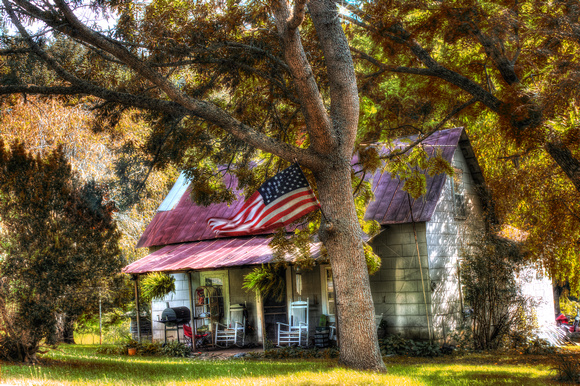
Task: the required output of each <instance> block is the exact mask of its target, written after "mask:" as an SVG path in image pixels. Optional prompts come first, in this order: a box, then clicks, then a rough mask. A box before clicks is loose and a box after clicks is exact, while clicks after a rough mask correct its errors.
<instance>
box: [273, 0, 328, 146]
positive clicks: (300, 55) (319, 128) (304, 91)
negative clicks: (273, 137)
mask: <svg viewBox="0 0 580 386" xmlns="http://www.w3.org/2000/svg"><path fill="white" fill-rule="evenodd" d="M311 4H312V1H311ZM272 11H273V14H274V19H275V21H276V28H277V30H278V36H279V37H280V40H281V41H282V45H283V53H284V59H285V60H286V63H287V64H288V68H289V69H290V73H291V74H292V77H293V79H294V84H295V89H296V94H297V96H298V98H299V99H300V101H301V103H300V105H301V107H302V113H303V114H304V117H305V120H306V122H307V124H308V132H309V134H310V142H311V143H312V147H313V148H315V149H317V150H318V152H320V153H332V152H333V151H334V150H335V149H336V148H335V146H334V136H333V135H332V131H331V122H330V119H329V117H328V114H327V112H326V106H325V105H324V103H323V100H322V97H321V95H320V91H319V89H318V85H317V83H316V80H315V78H314V73H313V71H312V68H311V67H310V63H309V62H308V59H307V58H306V53H305V52H304V47H303V46H302V42H301V41H300V34H299V32H298V29H294V30H292V31H290V30H288V24H287V20H288V19H289V17H290V10H289V9H288V3H287V2H286V0H277V1H274V2H273V4H272Z"/></svg>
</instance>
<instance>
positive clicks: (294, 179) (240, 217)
mask: <svg viewBox="0 0 580 386" xmlns="http://www.w3.org/2000/svg"><path fill="white" fill-rule="evenodd" d="M317 208H320V204H319V203H318V200H317V199H316V196H315V195H314V193H313V192H312V189H310V185H308V181H307V180H306V177H304V174H303V173H302V170H301V169H300V166H298V165H297V164H294V165H292V166H290V167H289V168H286V169H284V170H283V171H281V172H280V173H278V174H276V175H275V176H274V177H272V178H270V179H268V180H266V182H264V184H263V185H262V186H260V188H258V190H257V191H256V192H255V193H254V194H252V196H251V197H250V198H249V199H248V200H247V201H246V202H245V203H244V205H243V206H242V207H241V209H240V210H239V211H238V212H237V213H236V214H235V215H234V216H233V217H231V218H228V219H225V218H217V217H213V218H210V219H208V220H207V223H208V225H209V227H210V228H211V229H212V230H213V231H214V232H216V233H217V234H218V235H227V236H244V235H249V234H255V233H257V232H264V231H268V230H272V229H276V228H280V227H282V226H284V225H288V224H290V223H291V222H293V221H296V220H298V219H299V218H300V217H302V216H304V215H306V214H307V213H310V212H312V211H313V210H315V209H317Z"/></svg>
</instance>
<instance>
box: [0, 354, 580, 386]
mask: <svg viewBox="0 0 580 386" xmlns="http://www.w3.org/2000/svg"><path fill="white" fill-rule="evenodd" d="M97 347H98V346H96V345H75V346H68V345H63V346H61V348H60V349H59V350H58V351H51V352H49V353H47V354H45V355H42V356H41V364H39V365H36V366H26V365H16V364H9V363H2V362H0V385H494V384H501V385H505V384H507V385H547V384H556V382H555V381H553V378H554V377H555V374H554V372H552V371H551V368H552V367H553V365H554V361H555V360H557V357H556V356H555V355H549V356H537V355H534V356H532V355H520V354H517V353H515V354H511V355H492V354H470V355H465V356H457V355H456V356H446V357H440V358H434V359H423V358H407V357H390V358H386V362H387V367H388V373H387V374H375V373H367V372H361V371H353V370H348V369H345V368H343V367H341V366H339V365H338V363H337V361H336V360H304V359H299V360H298V359H297V360H241V359H237V360H234V359H228V360H199V359H197V360H196V359H188V358H179V359H177V358H175V359H174V358H163V357H127V356H116V355H103V354H97V353H96V349H97ZM568 355H578V352H576V353H573V352H568Z"/></svg>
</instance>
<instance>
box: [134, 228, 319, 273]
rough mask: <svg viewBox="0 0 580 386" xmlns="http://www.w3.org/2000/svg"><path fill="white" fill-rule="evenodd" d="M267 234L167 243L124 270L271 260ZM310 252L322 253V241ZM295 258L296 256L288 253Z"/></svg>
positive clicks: (290, 258) (195, 267) (199, 267)
mask: <svg viewBox="0 0 580 386" xmlns="http://www.w3.org/2000/svg"><path fill="white" fill-rule="evenodd" d="M269 242H270V238H268V237H267V236H252V237H236V238H229V239H214V240H207V241H198V242H193V243H183V244H174V245H167V246H165V247H163V248H161V249H159V250H157V251H155V252H153V253H151V254H150V255H148V256H146V257H144V258H142V259H140V260H138V261H136V262H134V263H132V264H130V265H128V266H126V267H125V268H123V272H124V273H129V274H141V273H146V272H178V271H189V270H202V269H217V268H225V267H240V266H247V265H257V264H265V263H269V262H270V261H272V259H273V251H272V249H271V248H270V247H269V246H268V243H269ZM310 252H311V254H312V256H313V257H314V258H317V257H318V256H319V255H320V243H318V244H312V246H311V251H310ZM287 260H288V261H293V260H294V257H293V256H288V258H287Z"/></svg>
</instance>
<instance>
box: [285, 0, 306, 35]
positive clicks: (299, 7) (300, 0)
mask: <svg viewBox="0 0 580 386" xmlns="http://www.w3.org/2000/svg"><path fill="white" fill-rule="evenodd" d="M307 1H308V0H294V9H293V10H292V16H290V18H289V19H288V29H289V30H291V31H292V30H295V29H296V28H298V27H300V24H302V22H303V21H304V15H305V14H306V3H307Z"/></svg>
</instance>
